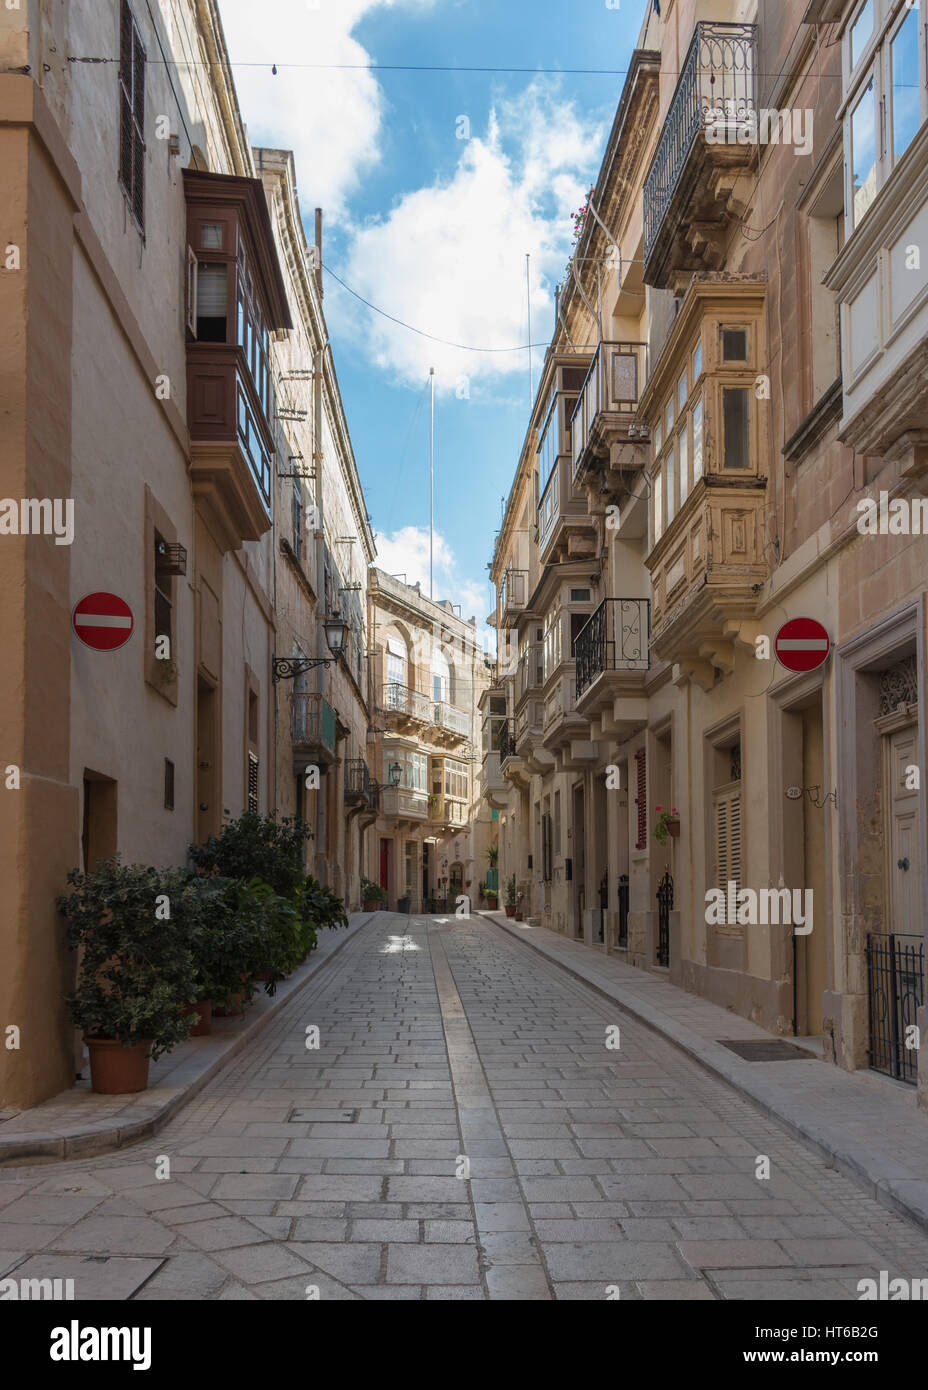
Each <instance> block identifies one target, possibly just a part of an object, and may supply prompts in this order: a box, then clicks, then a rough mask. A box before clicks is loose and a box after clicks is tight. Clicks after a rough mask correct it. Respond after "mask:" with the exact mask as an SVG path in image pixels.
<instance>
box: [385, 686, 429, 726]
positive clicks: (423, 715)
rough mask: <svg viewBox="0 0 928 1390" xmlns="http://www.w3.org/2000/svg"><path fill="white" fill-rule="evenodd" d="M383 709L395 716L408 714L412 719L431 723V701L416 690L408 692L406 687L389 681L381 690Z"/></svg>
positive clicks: (408, 689)
mask: <svg viewBox="0 0 928 1390" xmlns="http://www.w3.org/2000/svg"><path fill="white" fill-rule="evenodd" d="M383 708H384V709H385V710H389V711H391V712H395V713H396V714H408V715H409V716H410V717H411V718H412V719H421V720H423V721H424V722H425V723H428V724H430V723H431V722H432V701H431V700H430V699H429V697H428V696H427V695H423V694H421V692H420V691H418V690H410V688H409V686H408V685H400V683H399V682H398V681H389V682H388V683H387V684H386V685H385V686H384V688H383Z"/></svg>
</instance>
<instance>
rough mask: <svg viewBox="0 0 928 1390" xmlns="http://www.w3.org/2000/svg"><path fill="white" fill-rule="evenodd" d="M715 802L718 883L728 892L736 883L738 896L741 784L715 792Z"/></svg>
mask: <svg viewBox="0 0 928 1390" xmlns="http://www.w3.org/2000/svg"><path fill="white" fill-rule="evenodd" d="M714 800H715V866H716V868H715V873H716V884H717V886H718V887H719V888H720V889H721V890H722V892H723V893H727V891H728V885H729V883H734V885H735V892H736V893H737V892H738V891H739V890H740V888H741V787H740V785H738V786H737V787H733V788H730V789H728V790H725V791H720V792H716V794H715V798H714ZM729 925H732V924H729Z"/></svg>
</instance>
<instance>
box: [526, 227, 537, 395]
mask: <svg viewBox="0 0 928 1390" xmlns="http://www.w3.org/2000/svg"><path fill="white" fill-rule="evenodd" d="M531 259H532V258H531V256H530V254H529V253H528V251H526V253H525V299H526V303H527V304H528V407H529V410H531V408H532V406H533V405H534V404H535V385H534V382H533V380H532V275H531V270H530V264H531Z"/></svg>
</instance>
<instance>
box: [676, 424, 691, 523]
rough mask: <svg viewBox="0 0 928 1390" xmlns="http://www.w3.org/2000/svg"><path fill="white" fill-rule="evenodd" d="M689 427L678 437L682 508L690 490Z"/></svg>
mask: <svg viewBox="0 0 928 1390" xmlns="http://www.w3.org/2000/svg"><path fill="white" fill-rule="evenodd" d="M687 444H688V439H687V427H686V425H684V426H683V429H682V430H681V431H680V433H679V435H678V436H677V457H678V460H679V463H680V506H681V507H682V506H683V503H684V502H685V501H686V499H687V496H688V495H689V490H690V480H689V459H688V457H687V452H688V451H687Z"/></svg>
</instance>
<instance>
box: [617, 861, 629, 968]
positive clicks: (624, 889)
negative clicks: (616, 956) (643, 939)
mask: <svg viewBox="0 0 928 1390" xmlns="http://www.w3.org/2000/svg"><path fill="white" fill-rule="evenodd" d="M618 945H619V947H620V948H621V949H622V950H623V951H627V950H628V874H622V875H621V877H620V878H619V939H618Z"/></svg>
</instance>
